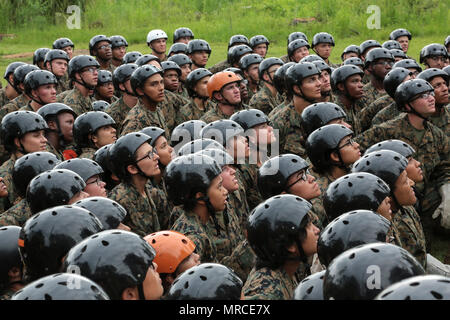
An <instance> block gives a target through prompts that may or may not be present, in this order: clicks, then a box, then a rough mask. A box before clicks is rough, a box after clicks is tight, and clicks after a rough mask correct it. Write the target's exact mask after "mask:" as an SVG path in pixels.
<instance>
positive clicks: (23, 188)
mask: <svg viewBox="0 0 450 320" xmlns="http://www.w3.org/2000/svg"><path fill="white" fill-rule="evenodd" d="M60 162H61V161H60V160H59V159H58V158H57V157H56V156H55V155H54V154H53V153H50V152H45V151H44V152H33V153H29V154H26V155H24V156H23V157H20V158H19V159H17V161H16V162H15V163H14V169H13V171H12V181H13V184H14V188H15V190H16V192H17V194H18V195H19V196H20V197H22V198H25V196H26V193H27V187H28V184H29V183H30V181H31V180H32V179H33V178H34V177H36V176H37V175H38V174H41V173H42V172H44V171H47V170H52V169H53V168H54V167H55V166H56V165H57V164H59V163H60Z"/></svg>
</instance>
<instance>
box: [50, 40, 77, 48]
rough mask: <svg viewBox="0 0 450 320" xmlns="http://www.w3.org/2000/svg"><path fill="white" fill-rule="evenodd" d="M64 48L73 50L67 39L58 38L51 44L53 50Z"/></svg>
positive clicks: (70, 41)
mask: <svg viewBox="0 0 450 320" xmlns="http://www.w3.org/2000/svg"><path fill="white" fill-rule="evenodd" d="M65 47H72V48H74V47H75V45H74V44H73V42H72V40H70V39H69V38H59V39H56V40H55V41H54V42H53V49H61V50H62V49H64V48H65Z"/></svg>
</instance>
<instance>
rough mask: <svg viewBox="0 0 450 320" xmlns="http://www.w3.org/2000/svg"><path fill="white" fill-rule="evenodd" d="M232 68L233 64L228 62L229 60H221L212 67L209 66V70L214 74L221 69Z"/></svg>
mask: <svg viewBox="0 0 450 320" xmlns="http://www.w3.org/2000/svg"><path fill="white" fill-rule="evenodd" d="M228 68H231V65H230V64H229V63H228V62H227V60H224V61H221V62H219V63H217V64H215V65H213V66H212V67H211V68H209V69H208V70H209V71H210V72H211V73H212V74H214V73H217V72H220V71H223V70H225V69H228Z"/></svg>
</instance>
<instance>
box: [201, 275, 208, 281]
mask: <svg viewBox="0 0 450 320" xmlns="http://www.w3.org/2000/svg"><path fill="white" fill-rule="evenodd" d="M200 279H202V281H206V280H208V278H207V277H205V276H200Z"/></svg>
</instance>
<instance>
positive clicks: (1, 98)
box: [0, 87, 10, 108]
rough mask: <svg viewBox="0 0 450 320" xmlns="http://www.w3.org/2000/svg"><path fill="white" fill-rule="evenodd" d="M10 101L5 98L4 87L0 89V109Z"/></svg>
mask: <svg viewBox="0 0 450 320" xmlns="http://www.w3.org/2000/svg"><path fill="white" fill-rule="evenodd" d="M9 101H10V100H9V99H8V97H7V96H6V87H5V88H2V89H0V108H1V107H3V106H4V105H5V104H7V103H8V102H9Z"/></svg>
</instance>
